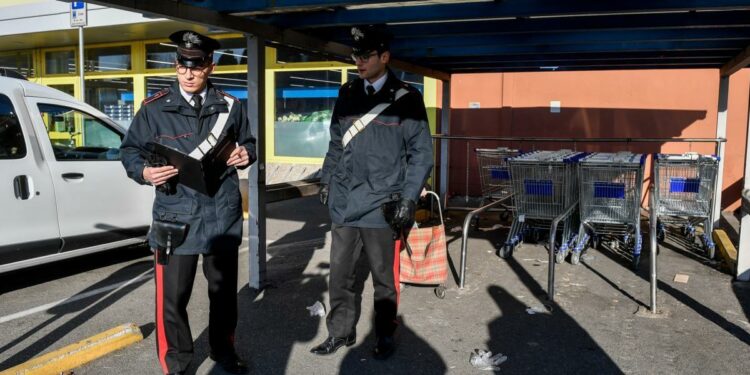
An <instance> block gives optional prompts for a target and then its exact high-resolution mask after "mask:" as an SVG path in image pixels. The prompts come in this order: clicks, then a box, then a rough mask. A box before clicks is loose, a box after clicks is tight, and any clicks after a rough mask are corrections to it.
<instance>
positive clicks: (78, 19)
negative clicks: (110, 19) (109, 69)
mask: <svg viewBox="0 0 750 375" xmlns="http://www.w3.org/2000/svg"><path fill="white" fill-rule="evenodd" d="M87 23H88V11H87V9H86V3H85V2H83V1H73V2H71V3H70V27H77V28H78V75H79V76H80V78H81V90H80V95H79V96H80V98H79V99H80V100H81V101H82V102H85V101H86V81H85V79H84V75H83V71H84V69H83V28H84V26H86V24H87Z"/></svg>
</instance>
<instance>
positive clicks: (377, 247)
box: [327, 224, 399, 337]
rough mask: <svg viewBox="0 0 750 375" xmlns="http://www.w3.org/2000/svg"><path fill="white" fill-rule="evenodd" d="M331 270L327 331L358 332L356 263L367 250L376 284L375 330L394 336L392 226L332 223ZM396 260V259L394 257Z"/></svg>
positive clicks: (339, 333) (338, 334)
mask: <svg viewBox="0 0 750 375" xmlns="http://www.w3.org/2000/svg"><path fill="white" fill-rule="evenodd" d="M331 236H332V243H331V273H330V277H329V283H330V285H329V298H330V303H331V311H330V313H329V314H328V318H327V325H328V333H329V335H330V336H333V337H346V336H349V335H350V334H353V333H354V332H355V328H356V326H357V320H358V318H359V306H358V305H357V304H358V303H359V302H360V301H361V293H362V292H361V290H356V289H355V283H356V280H355V279H356V264H357V261H358V260H359V257H360V256H361V255H362V252H363V251H364V253H365V256H367V260H368V262H369V264H370V272H371V274H372V282H373V286H374V288H375V333H376V335H377V336H378V337H382V336H391V335H393V332H394V331H395V330H396V326H397V325H398V322H397V321H396V313H397V310H398V298H399V281H398V275H399V268H398V267H399V263H398V261H397V260H398V256H397V252H398V250H397V249H396V247H395V243H394V240H393V231H392V230H391V229H390V228H360V227H348V226H342V225H337V224H333V225H332V227H331ZM394 260H395V261H394Z"/></svg>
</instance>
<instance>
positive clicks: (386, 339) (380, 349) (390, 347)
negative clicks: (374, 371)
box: [372, 336, 396, 360]
mask: <svg viewBox="0 0 750 375" xmlns="http://www.w3.org/2000/svg"><path fill="white" fill-rule="evenodd" d="M395 349H396V345H395V342H394V341H393V336H383V337H378V344H377V345H376V346H375V349H374V350H373V351H372V356H373V357H374V358H375V359H377V360H384V359H388V357H390V356H391V355H392V354H393V351H394V350H395Z"/></svg>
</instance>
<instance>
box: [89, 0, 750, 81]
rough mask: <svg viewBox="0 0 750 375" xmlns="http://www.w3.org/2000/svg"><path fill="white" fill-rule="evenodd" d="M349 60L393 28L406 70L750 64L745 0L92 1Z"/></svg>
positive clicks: (749, 4) (441, 73)
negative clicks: (359, 42) (353, 36)
mask: <svg viewBox="0 0 750 375" xmlns="http://www.w3.org/2000/svg"><path fill="white" fill-rule="evenodd" d="M92 2H95V3H102V4H106V5H109V6H114V7H120V8H127V9H129V10H135V11H142V12H146V13H154V14H158V15H161V16H166V17H170V18H176V19H182V20H187V21H191V22H197V23H202V24H207V25H212V26H216V27H221V28H225V29H229V30H235V31H241V32H248V33H252V34H255V35H258V36H261V37H263V38H265V39H266V40H267V41H269V42H272V43H281V44H286V45H290V46H295V47H299V48H303V49H306V50H308V51H313V52H317V53H321V54H326V55H332V57H334V58H337V59H344V58H346V57H347V56H348V55H349V49H348V45H349V44H350V41H351V40H350V27H351V26H352V25H359V24H386V25H388V28H389V30H390V31H391V32H392V33H393V34H394V36H395V39H394V41H393V43H392V48H391V49H392V52H393V55H394V57H396V58H397V59H398V60H400V62H399V63H397V64H400V65H402V67H405V68H407V69H409V68H412V69H411V70H421V71H422V73H425V74H429V75H432V76H436V77H438V78H441V77H442V78H445V77H446V76H447V74H450V73H461V72H518V71H531V72H533V71H545V70H560V71H562V70H600V69H660V68H668V69H675V68H720V69H722V74H723V75H729V74H731V73H733V72H734V71H736V70H739V69H741V68H742V67H744V66H745V65H747V64H748V62H750V48H748V46H750V1H747V0H744V1H741V0H692V1H690V0H663V1H651V0H631V1H617V2H615V1H601V0H581V1H555V0H502V1H492V0H489V1H488V0H456V1H449V0H419V1H388V0H252V1H251V0H242V1H239V0H181V1H180V0H177V1H175V0H95V1H92Z"/></svg>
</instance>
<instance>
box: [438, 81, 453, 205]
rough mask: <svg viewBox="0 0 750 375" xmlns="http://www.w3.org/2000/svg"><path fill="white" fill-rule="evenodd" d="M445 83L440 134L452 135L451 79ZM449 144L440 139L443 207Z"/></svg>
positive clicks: (446, 193) (446, 186) (445, 197)
mask: <svg viewBox="0 0 750 375" xmlns="http://www.w3.org/2000/svg"><path fill="white" fill-rule="evenodd" d="M442 82H443V104H442V106H443V107H442V109H441V111H440V134H443V135H450V133H451V126H450V125H451V81H450V79H448V80H444V81H442ZM448 142H450V141H449V140H447V139H440V200H441V201H442V202H443V207H447V206H448V200H447V199H448V160H450V158H449V157H448V156H449V154H448Z"/></svg>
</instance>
